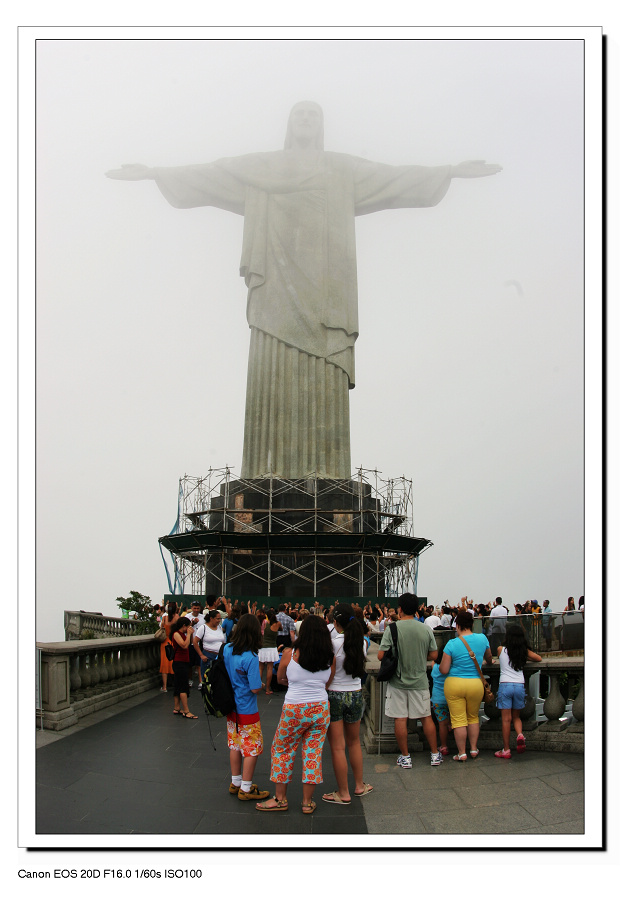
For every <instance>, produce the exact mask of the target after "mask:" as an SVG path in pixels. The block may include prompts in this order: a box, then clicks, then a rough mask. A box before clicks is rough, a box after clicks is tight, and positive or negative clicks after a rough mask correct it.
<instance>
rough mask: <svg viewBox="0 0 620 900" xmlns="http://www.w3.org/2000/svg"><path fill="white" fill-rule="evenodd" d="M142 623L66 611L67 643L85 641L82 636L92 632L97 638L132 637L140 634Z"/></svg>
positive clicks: (96, 614) (76, 611)
mask: <svg viewBox="0 0 620 900" xmlns="http://www.w3.org/2000/svg"><path fill="white" fill-rule="evenodd" d="M140 625H141V623H140V622H139V621H138V620H137V619H123V618H121V617H115V616H102V615H101V614H100V613H91V612H84V610H82V609H80V610H65V641H79V640H83V637H82V635H83V634H84V633H85V632H86V633H88V632H92V636H93V637H94V638H95V639H96V638H107V637H111V638H118V637H131V635H135V634H136V633H137V632H138V629H139V626H140ZM89 637H90V635H89Z"/></svg>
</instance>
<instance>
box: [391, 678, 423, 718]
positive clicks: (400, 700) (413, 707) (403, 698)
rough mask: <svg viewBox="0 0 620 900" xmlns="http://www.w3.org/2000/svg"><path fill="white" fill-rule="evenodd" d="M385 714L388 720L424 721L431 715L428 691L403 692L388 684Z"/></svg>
mask: <svg viewBox="0 0 620 900" xmlns="http://www.w3.org/2000/svg"><path fill="white" fill-rule="evenodd" d="M385 714H386V716H389V717H390V719H425V718H426V716H430V714H431V694H430V691H403V690H402V689H401V688H396V687H392V685H391V684H388V686H387V690H386V692H385Z"/></svg>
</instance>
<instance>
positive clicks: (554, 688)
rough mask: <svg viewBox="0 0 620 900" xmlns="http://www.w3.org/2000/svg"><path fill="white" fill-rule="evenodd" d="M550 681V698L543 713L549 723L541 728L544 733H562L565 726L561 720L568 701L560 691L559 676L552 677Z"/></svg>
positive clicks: (544, 723)
mask: <svg viewBox="0 0 620 900" xmlns="http://www.w3.org/2000/svg"><path fill="white" fill-rule="evenodd" d="M549 681H550V683H551V687H550V689H549V696H548V697H547V699H546V700H545V702H544V704H543V713H544V714H545V717H546V719H547V721H546V722H543V723H542V725H540V728H542V729H543V730H544V731H562V730H563V728H564V727H565V724H564V723H563V722H560V721H559V720H560V716H561V715H562V714H563V713H564V710H565V709H566V701H565V700H564V697H563V696H562V693H561V691H560V685H559V675H555V674H553V675H550V677H549Z"/></svg>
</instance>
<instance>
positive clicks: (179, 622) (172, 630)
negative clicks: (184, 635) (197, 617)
mask: <svg viewBox="0 0 620 900" xmlns="http://www.w3.org/2000/svg"><path fill="white" fill-rule="evenodd" d="M191 624H192V623H191V622H190V620H189V619H187V618H186V617H185V616H181V617H180V618H178V619H177V620H176V622H175V623H174V625H171V626H170V637H172V635H173V634H174V633H175V631H180V630H181V628H183V626H184V625H191Z"/></svg>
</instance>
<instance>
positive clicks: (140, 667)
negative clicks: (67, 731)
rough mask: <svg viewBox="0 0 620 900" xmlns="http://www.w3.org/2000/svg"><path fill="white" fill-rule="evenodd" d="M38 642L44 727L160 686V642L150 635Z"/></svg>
mask: <svg viewBox="0 0 620 900" xmlns="http://www.w3.org/2000/svg"><path fill="white" fill-rule="evenodd" d="M36 646H37V663H38V678H39V706H40V708H39V709H38V710H37V714H38V715H39V717H40V721H41V724H42V726H43V727H44V728H48V729H52V730H56V731H60V730H62V729H63V728H68V727H69V726H71V725H76V724H77V723H78V721H79V720H80V718H82V717H83V716H86V715H89V714H91V713H93V712H97V711H98V710H100V709H104V708H105V707H108V706H113V705H114V704H116V703H118V702H119V701H121V700H126V699H127V698H128V697H132V696H134V695H136V694H139V693H142V692H143V691H148V690H151V689H152V688H154V687H157V686H158V685H159V674H158V673H159V662H160V647H161V645H160V643H159V641H156V640H155V639H154V638H153V635H151V634H148V635H137V636H134V637H116V638H105V639H100V640H88V641H79V640H72V641H58V642H55V643H49V644H46V643H39V642H37V645H36Z"/></svg>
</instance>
